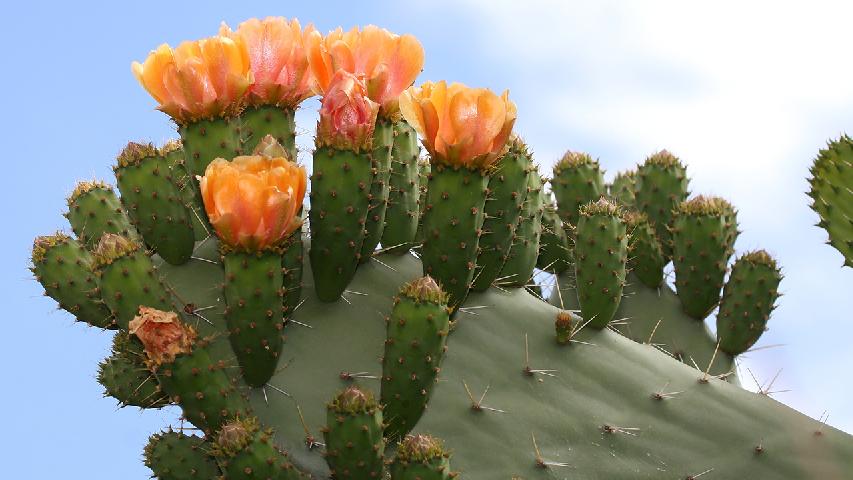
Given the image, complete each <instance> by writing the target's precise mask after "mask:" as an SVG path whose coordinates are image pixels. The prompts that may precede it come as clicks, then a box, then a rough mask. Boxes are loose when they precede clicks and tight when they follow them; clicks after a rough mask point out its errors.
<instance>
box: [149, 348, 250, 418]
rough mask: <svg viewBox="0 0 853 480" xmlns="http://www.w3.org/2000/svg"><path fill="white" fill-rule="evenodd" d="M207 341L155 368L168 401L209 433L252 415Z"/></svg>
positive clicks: (226, 367)
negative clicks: (177, 406) (230, 421)
mask: <svg viewBox="0 0 853 480" xmlns="http://www.w3.org/2000/svg"><path fill="white" fill-rule="evenodd" d="M211 353H212V352H211V350H210V349H209V347H208V344H207V341H205V340H198V341H196V343H195V345H194V346H193V348H192V351H191V352H187V353H184V354H181V355H178V356H177V357H175V358H174V360H172V361H171V362H164V363H162V364H160V365H157V366H155V368H154V374H155V376H156V377H157V380H158V381H159V382H160V386H161V388H162V389H163V391H164V392H166V393H167V394H168V395H169V398H170V399H171V400H172V401H173V402H174V403H177V404H178V405H180V406H181V409H182V410H183V413H184V418H186V419H187V420H188V421H189V422H190V423H192V424H193V425H195V426H196V427H198V428H199V429H201V430H202V431H203V432H205V433H206V434H208V433H212V432H215V431H217V430H219V429H220V428H221V427H222V425H224V424H225V423H226V422H228V421H229V420H231V419H234V418H239V417H241V416H242V417H245V416H248V415H249V414H250V408H249V403H248V402H247V401H246V398H245V397H244V396H243V395H242V394H241V393H240V392H239V391H238V390H237V387H236V386H235V385H234V381H233V380H232V379H231V377H230V376H229V374H228V373H227V369H228V368H229V367H233V365H228V364H226V363H225V362H224V361H223V360H214V358H216V357H215V356H212V355H211Z"/></svg>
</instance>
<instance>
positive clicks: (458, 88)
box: [400, 81, 516, 168]
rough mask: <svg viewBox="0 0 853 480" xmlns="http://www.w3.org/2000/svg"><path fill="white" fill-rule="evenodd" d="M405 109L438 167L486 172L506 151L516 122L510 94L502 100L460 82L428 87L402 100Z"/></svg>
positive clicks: (411, 91)
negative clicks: (465, 168) (441, 164)
mask: <svg viewBox="0 0 853 480" xmlns="http://www.w3.org/2000/svg"><path fill="white" fill-rule="evenodd" d="M400 110H402V113H403V116H404V117H405V118H406V120H407V121H408V122H409V123H410V124H411V125H412V126H413V127H414V128H415V130H417V131H418V133H419V134H420V136H421V139H422V141H423V144H424V147H425V148H426V149H427V151H428V152H429V154H430V158H431V160H432V161H433V162H439V163H443V164H446V165H450V166H452V167H476V168H485V167H488V166H489V165H491V164H492V163H494V162H495V161H496V160H497V159H498V158H499V157H500V154H501V153H502V152H503V150H504V148H505V147H506V143H507V139H508V138H509V135H510V133H511V132H512V126H513V124H514V123H515V117H516V108H515V103H513V102H512V101H510V100H509V91H504V93H503V94H502V95H501V96H498V95H496V94H495V93H493V92H492V91H491V90H489V89H486V88H470V87H466V86H465V85H463V84H461V83H452V84H450V86H448V85H447V83H446V82H444V81H441V82H437V83H433V82H426V83H424V84H423V85H421V86H420V87H411V88H409V89H408V90H406V91H405V92H404V93H403V94H402V95H400Z"/></svg>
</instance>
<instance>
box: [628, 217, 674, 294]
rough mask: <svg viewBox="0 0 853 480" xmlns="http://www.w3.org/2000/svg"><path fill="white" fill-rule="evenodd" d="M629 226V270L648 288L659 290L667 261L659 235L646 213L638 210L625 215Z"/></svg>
mask: <svg viewBox="0 0 853 480" xmlns="http://www.w3.org/2000/svg"><path fill="white" fill-rule="evenodd" d="M625 222H626V223H627V225H628V236H629V237H630V240H629V241H628V269H629V270H630V271H632V272H634V274H635V275H636V276H637V278H638V279H640V281H641V282H643V284H644V285H645V286H647V287H650V288H657V287H659V286H660V284H661V282H663V267H664V266H665V264H666V260H664V258H663V251H662V250H661V247H660V242H659V241H658V238H657V235H656V234H655V231H654V229H653V228H652V226H651V224H649V219H648V217H646V214H645V213H642V212H638V211H636V210H632V211H629V212H627V213H626V214H625Z"/></svg>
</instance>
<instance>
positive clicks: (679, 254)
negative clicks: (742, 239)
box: [671, 195, 734, 320]
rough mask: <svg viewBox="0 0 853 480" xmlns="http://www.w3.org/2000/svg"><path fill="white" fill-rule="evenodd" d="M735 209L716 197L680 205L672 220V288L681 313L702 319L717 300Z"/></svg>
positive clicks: (727, 259)
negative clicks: (729, 223)
mask: <svg viewBox="0 0 853 480" xmlns="http://www.w3.org/2000/svg"><path fill="white" fill-rule="evenodd" d="M733 211H734V209H733V208H732V207H731V205H729V203H728V202H726V201H725V200H723V199H721V198H717V197H704V196H701V195H700V196H698V197H696V198H694V199H692V200H689V201H687V202H682V203H681V204H680V205H679V206H678V208H677V209H676V210H675V217H674V219H673V221H672V228H671V232H672V262H673V265H674V267H675V288H676V291H677V292H678V297H679V298H680V299H681V303H682V304H683V305H684V311H685V312H687V314H688V315H690V316H691V317H693V318H696V319H698V320H701V319H704V318H705V317H706V316H708V314H709V313H711V310H713V309H714V308H716V306H717V304H718V303H719V301H720V291H721V290H722V288H723V280H724V278H725V275H726V269H727V264H728V261H729V257H730V256H731V254H732V252H733V244H734V239H732V238H731V233H732V230H731V228H730V227H729V226H728V220H729V218H730V216H731V215H732V213H731V212H733Z"/></svg>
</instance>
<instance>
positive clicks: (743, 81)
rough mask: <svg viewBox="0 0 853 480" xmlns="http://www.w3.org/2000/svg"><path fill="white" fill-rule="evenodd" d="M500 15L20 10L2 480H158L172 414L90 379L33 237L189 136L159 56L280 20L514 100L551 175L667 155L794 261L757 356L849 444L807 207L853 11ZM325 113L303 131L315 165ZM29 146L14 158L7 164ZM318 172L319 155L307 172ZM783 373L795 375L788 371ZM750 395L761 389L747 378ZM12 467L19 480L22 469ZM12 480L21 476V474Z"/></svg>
mask: <svg viewBox="0 0 853 480" xmlns="http://www.w3.org/2000/svg"><path fill="white" fill-rule="evenodd" d="M697 5H699V2H684V1H672V2H669V1H666V2H664V1H643V2H639V1H636V2H630V1H600V2H583V1H530V2H514V1H505V2H504V1H496V0H492V1H485V0H454V1H447V2H445V1H439V0H434V1H430V2H351V1H348V2H323V1H319V0H318V1H313V2H285V1H278V2H271V1H267V2H255V1H249V0H244V1H241V2H220V1H206V2H173V1H169V2H166V1H153V0H152V1H147V2H103V3H99V2H89V3H87V2H56V4H51V3H47V2H37V1H30V2H13V3H12V4H10V5H7V6H5V7H4V13H5V14H6V15H5V17H6V18H7V19H11V20H13V21H7V22H6V24H5V25H4V28H3V30H2V31H0V40H2V43H0V44H2V45H4V46H5V49H4V53H3V55H4V58H5V60H4V62H3V67H2V68H3V75H0V91H2V92H3V93H4V95H3V100H4V101H3V106H4V107H5V114H4V115H2V116H0V139H2V143H1V144H2V145H3V146H5V148H6V149H7V150H6V151H7V154H6V161H5V162H3V168H4V169H5V170H4V171H5V175H4V176H3V180H2V181H3V182H4V183H5V185H4V186H3V188H2V189H0V195H2V205H6V206H7V207H8V210H7V211H6V212H5V218H7V220H8V221H7V223H6V227H5V228H4V229H3V230H4V232H3V235H2V236H0V261H1V262H2V263H0V264H2V265H3V267H4V268H3V270H4V271H3V275H2V277H0V281H2V289H0V292H2V295H3V300H4V301H3V304H4V305H5V307H6V311H5V313H4V315H3V320H2V322H3V323H2V325H3V337H4V339H5V342H4V347H3V348H2V349H0V365H2V367H0V368H2V369H3V376H4V384H5V385H4V388H3V392H4V393H3V395H0V408H2V411H3V412H4V413H5V414H6V418H5V422H4V423H5V426H6V428H7V429H8V428H10V427H11V434H10V433H8V431H7V434H6V435H2V436H0V459H2V460H3V461H2V463H3V465H4V472H5V473H6V474H8V475H9V478H47V477H54V476H55V475H56V474H59V473H61V474H62V477H63V478H87V479H101V478H103V479H108V478H110V479H112V478H145V477H147V475H149V472H148V470H147V469H146V468H145V467H144V466H142V463H141V462H140V461H139V458H140V454H141V450H142V446H143V445H144V444H145V442H146V440H147V437H148V435H149V434H150V433H153V432H154V431H157V430H159V429H160V428H162V427H163V426H165V425H167V424H168V423H169V422H173V421H174V420H175V418H176V416H177V413H176V411H175V409H166V410H163V411H158V412H140V411H138V410H133V409H121V410H117V409H116V408H115V402H114V401H113V400H111V399H108V398H102V397H101V387H100V386H99V385H98V384H97V383H96V381H95V380H94V376H95V372H96V365H97V362H98V361H99V360H101V359H102V358H103V357H105V356H106V355H107V353H108V348H109V342H110V340H109V338H108V336H107V335H104V334H101V333H99V332H97V331H95V330H93V329H87V328H84V327H83V326H81V325H75V324H74V322H73V321H72V317H71V316H70V315H68V314H66V313H64V312H60V311H56V310H55V303H54V302H53V301H51V300H49V299H47V298H44V297H42V296H41V292H42V289H41V288H40V287H39V285H38V284H37V283H36V282H35V281H33V280H32V278H31V276H30V274H29V272H28V270H27V267H28V262H29V254H30V249H31V242H32V239H33V238H34V237H35V236H37V235H41V234H48V233H51V232H53V231H55V230H57V229H63V228H67V227H66V223H65V220H64V218H63V217H62V216H61V213H62V212H63V211H64V208H65V197H66V196H67V195H68V194H69V193H70V191H71V190H72V189H73V186H74V184H75V183H76V182H77V181H78V180H84V179H91V178H105V179H110V178H111V177H112V172H111V171H110V166H111V165H112V162H113V161H114V158H115V155H116V154H117V153H118V151H119V150H120V149H121V147H122V146H123V145H124V144H125V143H126V142H127V141H129V140H140V139H142V140H152V141H157V142H161V141H163V140H166V139H168V138H172V137H174V135H175V133H174V129H173V126H172V125H171V124H170V122H169V121H168V119H167V118H166V117H165V115H163V114H161V113H159V112H157V111H155V110H154V109H153V107H154V105H153V101H152V100H151V99H150V97H149V96H148V95H147V94H146V93H145V92H144V91H143V90H142V88H141V87H139V86H138V84H137V83H136V81H135V80H134V78H133V76H132V75H131V73H130V62H131V61H133V60H142V59H143V58H144V57H145V55H146V54H147V52H148V51H149V50H151V49H153V48H154V47H156V46H157V45H158V44H160V43H162V42H168V43H170V44H172V45H176V44H177V43H179V42H180V41H182V40H187V39H196V38H200V37H203V36H209V35H211V34H214V33H215V32H216V31H217V28H218V25H219V23H220V22H221V21H223V20H224V21H226V22H228V23H229V24H230V25H232V26H236V24H238V23H239V22H240V21H242V20H245V19H247V18H250V17H263V16H267V15H282V16H286V17H297V18H299V19H300V20H301V21H302V22H303V23H308V22H313V23H314V24H315V25H316V26H317V27H318V29H320V30H321V31H323V32H325V31H328V30H331V29H333V28H335V27H337V26H339V25H342V26H343V27H345V28H349V27H352V26H355V25H364V24H368V23H374V24H377V25H380V26H383V27H385V28H388V29H390V30H392V31H395V32H398V33H413V34H415V35H416V36H417V37H418V38H419V39H420V40H421V42H422V43H423V45H424V48H425V50H426V65H425V68H424V72H423V74H422V75H421V77H420V78H419V82H420V81H423V80H441V79H447V80H450V81H461V82H463V83H466V84H468V85H470V86H483V87H489V88H492V89H494V90H503V89H507V88H508V89H509V90H510V98H512V99H513V100H514V101H515V102H516V103H517V105H518V112H519V118H518V122H517V124H516V127H517V128H516V129H517V131H518V133H520V134H521V135H522V136H523V137H524V138H525V139H526V140H527V142H528V143H529V144H530V146H531V147H532V149H533V151H534V155H535V158H536V160H537V161H538V162H539V163H540V165H541V168H542V171H543V172H546V173H547V172H550V169H551V166H552V165H553V163H554V162H555V161H556V160H557V159H558V158H559V157H560V156H561V154H562V153H563V152H564V151H565V150H566V149H572V150H582V151H586V152H589V153H590V154H591V155H593V156H595V157H597V158H599V159H600V161H601V163H602V166H603V167H604V168H605V169H606V170H607V176H608V178H610V177H612V175H613V174H615V173H616V172H617V171H620V170H624V169H628V168H631V167H633V166H634V165H635V164H636V163H638V162H641V161H642V160H643V159H644V158H645V157H646V156H647V155H649V154H651V153H653V152H654V151H656V150H659V149H661V148H667V149H669V150H670V151H672V152H674V153H675V154H676V155H678V156H680V157H681V159H682V160H683V161H684V162H685V163H686V164H687V166H688V172H689V174H690V176H691V177H692V181H691V190H692V191H693V192H695V193H709V194H716V195H720V196H723V197H725V198H727V199H729V200H730V201H731V202H732V203H734V204H735V205H736V206H737V207H738V208H739V219H740V223H741V229H742V230H743V234H741V236H740V238H739V239H738V242H737V245H736V249H737V250H738V251H739V252H744V251H747V250H750V249H755V248H765V249H767V250H768V251H769V252H771V253H772V254H774V255H775V256H776V257H777V258H778V260H779V262H780V263H781V265H782V266H783V269H784V273H785V279H784V280H783V283H782V287H781V291H782V293H783V295H784V296H783V297H782V298H781V299H780V300H779V302H778V305H779V307H778V309H777V310H776V312H775V313H774V315H773V317H772V319H771V321H770V324H769V326H770V331H768V332H767V333H766V334H765V335H764V336H763V337H762V339H761V340H760V342H759V346H761V345H764V346H770V345H782V346H779V347H774V348H767V349H763V350H760V351H757V352H754V353H752V354H749V355H748V357H747V358H744V359H743V360H742V368H743V369H744V372H746V369H747V368H748V369H749V371H751V372H752V373H754V375H755V376H756V377H757V378H758V380H759V382H766V381H769V380H770V379H771V378H773V377H774V376H775V375H777V373H778V378H777V380H776V382H775V384H774V387H773V389H774V390H785V391H783V392H780V393H777V394H775V395H774V398H776V399H777V400H779V401H781V402H783V403H786V404H788V405H790V406H792V407H793V408H796V409H798V410H800V411H802V412H803V413H805V414H807V415H810V416H813V417H815V418H817V417H820V416H821V415H823V413H824V412H827V414H828V415H829V419H828V423H829V424H831V425H834V426H836V427H838V428H840V429H842V430H845V431H847V432H853V412H851V411H850V408H849V407H850V401H849V398H851V396H853V386H851V385H850V382H849V378H850V373H849V372H850V368H851V366H853V349H851V348H849V339H850V338H853V314H851V313H850V312H851V311H853V295H851V293H853V269H850V268H846V269H845V268H842V267H841V265H842V259H841V255H840V254H839V253H838V252H836V251H835V250H834V249H832V248H831V247H829V246H827V245H825V244H824V242H825V241H826V234H825V233H824V232H823V231H822V230H820V229H818V228H816V227H814V226H813V225H814V224H815V223H816V222H817V216H816V214H814V213H813V212H812V211H811V210H810V209H809V208H808V198H807V197H806V195H805V192H806V191H807V189H808V185H807V183H806V177H807V175H808V167H809V165H810V163H811V160H812V159H813V158H814V155H815V154H816V152H817V150H818V149H819V148H820V147H822V146H823V145H824V144H825V142H826V141H827V140H828V139H830V138H833V137H837V136H839V135H840V134H841V133H842V132H844V131H845V129H848V131H849V130H850V128H849V127H851V126H853V87H851V85H853V62H850V60H849V55H850V53H849V52H850V48H849V47H850V43H851V40H850V35H849V19H850V18H851V17H853V3H851V2H841V1H840V2H819V1H812V2H796V4H795V2H790V3H789V2H760V1H756V2H730V1H717V2H704V3H703V4H702V5H701V6H697ZM316 108H317V102H316V101H309V102H306V103H305V104H304V107H303V109H302V110H301V111H300V112H299V114H298V117H297V120H298V124H299V128H300V131H301V135H300V136H299V142H300V144H302V145H304V146H305V147H306V150H307V149H308V148H310V145H311V144H312V138H311V132H312V131H313V128H314V122H315V121H316V114H315V111H316ZM13 147H14V148H13ZM305 158H306V159H307V158H308V156H307V155H306V156H305ZM779 372H781V373H779ZM744 382H745V383H746V386H747V387H749V388H753V389H754V388H755V385H751V384H752V383H753V382H752V381H751V379H750V375H749V374H748V373H746V374H744ZM10 468H11V471H10V470H9V469H10ZM16 474H17V475H16Z"/></svg>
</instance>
